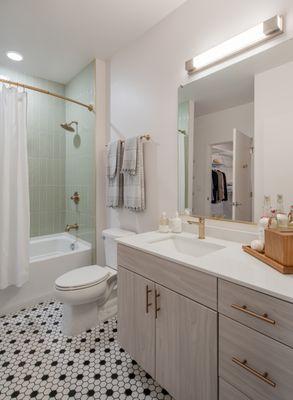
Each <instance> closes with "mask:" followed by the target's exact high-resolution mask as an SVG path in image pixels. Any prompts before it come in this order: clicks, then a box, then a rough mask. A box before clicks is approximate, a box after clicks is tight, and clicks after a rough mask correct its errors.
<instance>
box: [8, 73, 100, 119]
mask: <svg viewBox="0 0 293 400" xmlns="http://www.w3.org/2000/svg"><path fill="white" fill-rule="evenodd" d="M0 82H2V83H6V84H8V85H13V86H17V87H22V88H24V89H28V90H33V91H35V92H39V93H43V94H47V95H49V96H53V97H58V98H59V99H62V100H65V101H70V102H71V103H74V104H78V105H79V106H82V107H85V108H87V109H88V110H89V111H94V106H93V105H92V104H84V103H81V102H80V101H78V100H74V99H71V98H70V97H65V96H61V94H58V93H53V92H49V90H45V89H41V88H38V87H35V86H30V85H25V84H24V83H20V82H13V81H8V80H6V79H0Z"/></svg>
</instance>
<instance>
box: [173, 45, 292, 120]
mask: <svg viewBox="0 0 293 400" xmlns="http://www.w3.org/2000/svg"><path fill="white" fill-rule="evenodd" d="M289 61H293V39H290V40H287V41H285V42H283V43H281V44H278V45H276V46H274V47H272V48H270V49H269V50H266V51H263V52H260V53H258V54H256V55H253V56H251V57H249V58H246V59H245V60H243V61H240V62H237V63H235V64H232V65H231V66H229V67H227V68H224V69H222V70H220V71H218V72H215V73H213V74H210V75H207V76H206V77H204V78H202V79H198V80H195V81H193V82H191V83H189V84H188V85H185V86H183V88H179V101H180V102H183V101H187V100H194V101H195V111H196V115H197V116H200V115H205V114H210V113H212V112H217V111H220V110H225V109H226V108H230V107H235V106H239V105H241V104H245V103H249V102H252V101H253V100H254V76H255V75H256V74H259V73H261V72H264V71H266V70H269V69H271V68H274V67H277V66H279V65H282V64H285V63H287V62H289Z"/></svg>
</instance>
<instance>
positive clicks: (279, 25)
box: [185, 15, 283, 74]
mask: <svg viewBox="0 0 293 400" xmlns="http://www.w3.org/2000/svg"><path fill="white" fill-rule="evenodd" d="M281 33H283V17H282V16H280V15H275V16H274V17H272V18H270V19H268V20H266V21H264V22H262V23H260V24H258V25H256V26H254V27H253V28H251V29H248V30H247V31H245V32H243V33H240V34H239V35H237V36H234V37H233V38H231V39H229V40H226V41H225V42H223V43H221V44H219V45H218V46H215V47H213V48H211V49H210V50H207V51H205V52H204V53H202V54H199V55H198V56H196V57H194V58H192V59H191V60H189V61H187V62H186V63H185V68H186V70H187V71H188V73H189V74H192V73H194V72H198V71H200V70H202V69H205V68H208V67H210V66H212V65H214V64H217V63H219V62H220V61H223V60H226V59H228V58H230V57H232V56H234V55H236V54H239V53H241V52H243V51H245V50H248V49H250V48H251V47H255V46H257V45H259V44H261V43H263V42H265V41H267V40H269V39H271V38H273V37H275V36H277V35H280V34H281Z"/></svg>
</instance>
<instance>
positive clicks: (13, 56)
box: [6, 51, 23, 61]
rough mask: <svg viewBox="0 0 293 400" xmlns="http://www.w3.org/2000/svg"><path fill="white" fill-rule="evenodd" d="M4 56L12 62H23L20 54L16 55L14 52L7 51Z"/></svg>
mask: <svg viewBox="0 0 293 400" xmlns="http://www.w3.org/2000/svg"><path fill="white" fill-rule="evenodd" d="M6 55H7V57H8V58H10V59H11V60H13V61H21V60H23V56H22V55H21V54H20V53H17V52H16V51H7V53H6Z"/></svg>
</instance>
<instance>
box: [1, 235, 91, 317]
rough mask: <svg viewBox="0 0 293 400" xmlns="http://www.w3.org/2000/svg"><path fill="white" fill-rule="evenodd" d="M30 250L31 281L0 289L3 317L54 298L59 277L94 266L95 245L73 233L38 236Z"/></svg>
mask: <svg viewBox="0 0 293 400" xmlns="http://www.w3.org/2000/svg"><path fill="white" fill-rule="evenodd" d="M29 250H30V270H29V281H28V282H26V283H25V284H24V285H23V286H22V287H21V288H17V287H14V286H10V287H8V288H6V289H4V290H0V314H3V313H6V312H11V311H14V310H17V309H18V308H21V307H23V306H26V305H30V304H34V303H36V302H38V301H42V300H46V299H48V298H51V297H52V296H53V289H54V282H55V280H56V278H57V277H58V276H60V275H62V274H64V273H65V272H67V271H70V270H71V269H73V268H77V267H81V266H85V265H90V264H92V246H91V244H90V243H88V242H86V241H84V240H81V239H78V240H76V239H75V237H74V236H72V235H70V234H69V233H58V234H54V235H47V236H38V237H34V238H32V239H31V240H30V249H29Z"/></svg>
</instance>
